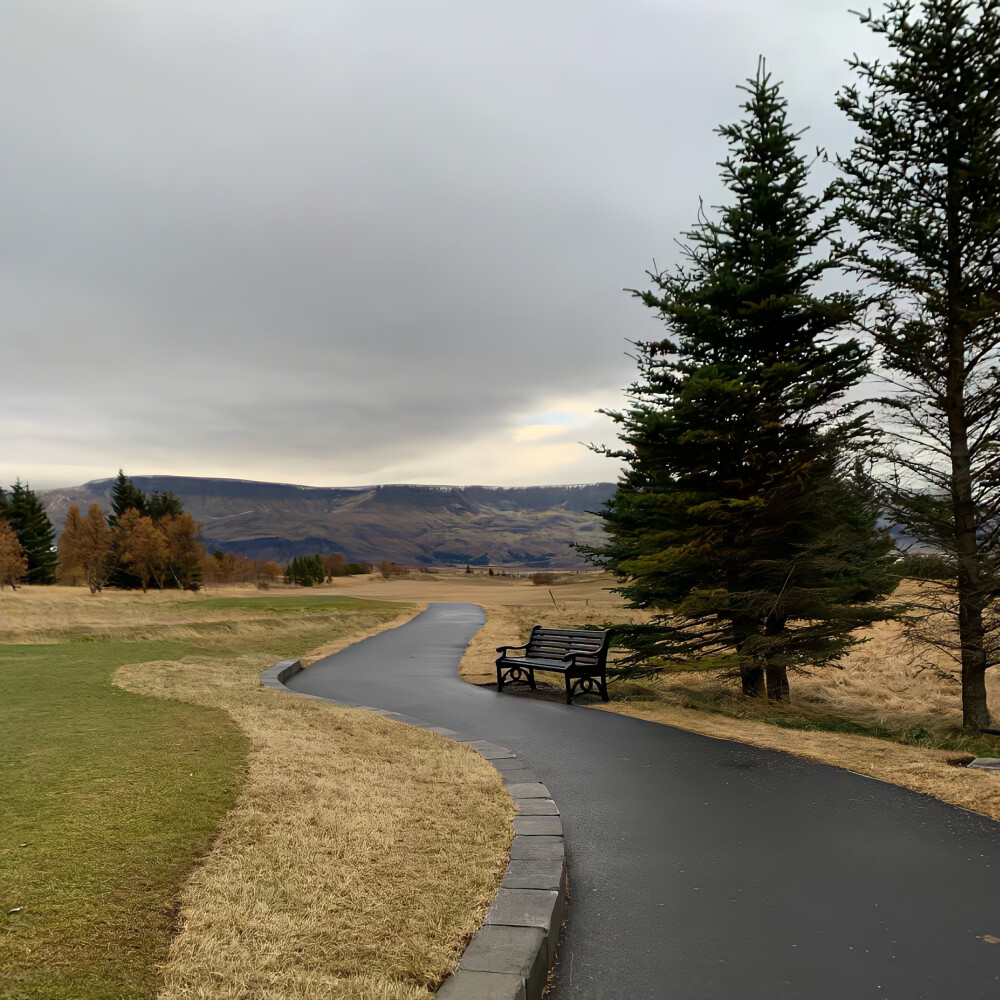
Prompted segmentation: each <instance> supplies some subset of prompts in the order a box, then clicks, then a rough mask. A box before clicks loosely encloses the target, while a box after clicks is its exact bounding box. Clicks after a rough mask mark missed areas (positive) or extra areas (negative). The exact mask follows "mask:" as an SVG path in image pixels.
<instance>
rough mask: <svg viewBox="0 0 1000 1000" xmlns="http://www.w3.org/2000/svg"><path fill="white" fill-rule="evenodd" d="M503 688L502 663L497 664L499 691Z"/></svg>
mask: <svg viewBox="0 0 1000 1000" xmlns="http://www.w3.org/2000/svg"><path fill="white" fill-rule="evenodd" d="M502 690H503V670H502V669H501V668H500V664H499V663H498V664H497V691H498V692H500V691H502Z"/></svg>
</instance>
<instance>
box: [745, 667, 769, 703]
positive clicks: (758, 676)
mask: <svg viewBox="0 0 1000 1000" xmlns="http://www.w3.org/2000/svg"><path fill="white" fill-rule="evenodd" d="M740 680H741V681H742V682H743V696H744V697H745V698H763V697H764V668H763V667H762V666H761V665H760V664H759V663H741V664H740Z"/></svg>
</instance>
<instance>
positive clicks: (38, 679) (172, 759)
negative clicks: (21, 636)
mask: <svg viewBox="0 0 1000 1000" xmlns="http://www.w3.org/2000/svg"><path fill="white" fill-rule="evenodd" d="M191 651H192V650H191V647H190V646H184V645H180V644H177V643H165V642H164V643H134V642H121V643H102V644H101V645H100V646H99V647H94V646H88V645H79V644H64V645H48V646H42V647H35V646H0V731H2V732H3V741H2V744H0V997H3V998H4V1000H7V998H10V1000H13V998H15V997H16V998H18V1000H29V998H42V997H44V998H46V1000H49V998H51V1000H55V998H64V997H65V998H67V1000H69V998H72V1000H79V998H84V997H86V998H88V1000H90V998H93V1000H98V998H100V1000H103V998H107V1000H112V998H113V1000H124V998H132V997H148V996H150V995H151V994H152V993H153V992H155V988H156V973H155V969H154V965H155V963H156V962H157V961H158V960H160V959H161V958H162V957H163V956H164V955H165V953H166V945H167V943H168V940H169V934H170V932H171V930H172V924H173V907H174V903H175V899H176V895H177V891H178V888H179V886H180V884H181V882H182V881H183V880H184V878H185V876H186V874H187V873H188V871H189V870H190V868H191V865H192V863H193V862H194V860H195V859H196V858H198V857H199V856H201V855H203V854H204V853H205V851H206V849H207V847H208V844H209V842H210V839H211V837H212V834H213V832H214V831H215V830H216V829H217V827H218V824H219V821H220V820H221V819H222V817H223V816H224V815H225V812H226V810H227V809H228V808H229V807H230V806H231V805H232V803H233V801H234V800H235V797H236V794H237V792H238V790H239V787H240V784H241V780H242V773H243V768H244V762H245V757H246V752H247V741H246V740H245V738H244V737H243V736H242V735H241V734H240V732H239V731H238V730H237V728H236V727H235V725H234V724H233V723H232V722H231V721H230V720H229V717H228V716H226V715H225V714H224V713H222V712H218V711H213V710H210V709H203V708H197V707H195V706H192V705H185V704H181V703H179V702H164V701H159V700H154V699H151V698H142V697H139V696H138V695H133V694H129V693H128V692H125V691H121V690H119V689H118V688H115V687H113V686H112V685H111V683H110V675H111V673H112V672H113V671H114V670H115V668H117V667H118V666H119V665H120V664H122V663H126V662H137V661H140V660H150V659H173V658H176V657H179V656H184V655H187V654H188V653H190V652H191ZM12 910H16V911H17V912H13V913H11V912H9V911H12Z"/></svg>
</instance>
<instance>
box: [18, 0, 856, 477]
mask: <svg viewBox="0 0 1000 1000" xmlns="http://www.w3.org/2000/svg"><path fill="white" fill-rule="evenodd" d="M0 38H2V39H3V41H2V42H0V46H2V48H0V128H2V129H3V133H4V135H5V136H6V138H7V143H6V147H7V148H6V152H5V157H4V161H3V163H2V164H0V171H2V175H0V213H2V217H3V218H4V220H5V222H4V227H3V231H2V232H0V260H2V262H3V277H2V278H0V295H2V297H3V301H4V302H5V314H6V318H5V326H6V332H5V334H4V341H5V343H4V355H5V357H6V362H7V363H5V364H4V366H3V370H2V373H0V390H2V396H0V421H2V422H3V423H4V424H5V425H7V426H8V427H11V428H13V427H14V426H15V420H16V421H17V422H16V427H17V435H18V438H19V440H20V441H21V442H22V444H23V447H20V448H19V447H13V448H12V449H9V450H8V451H9V454H8V458H7V459H6V461H8V462H15V461H16V462H19V463H21V464H22V465H23V464H25V463H26V462H28V463H34V465H33V468H34V469H35V471H33V472H32V473H31V476H32V478H33V479H34V480H35V481H36V482H39V475H41V476H42V477H43V478H44V476H45V475H47V474H48V473H45V472H44V471H43V470H44V469H45V468H47V467H48V466H51V467H52V468H53V469H58V468H60V467H63V466H65V465H66V463H67V455H66V454H64V453H67V452H71V453H72V456H73V457H72V459H71V460H70V461H71V464H73V465H74V466H81V467H83V466H88V467H90V466H92V467H93V469H94V475H103V474H107V470H108V467H109V466H110V467H111V471H114V469H115V468H117V466H118V465H119V464H121V463H122V462H125V461H126V458H125V456H126V455H128V456H139V457H140V461H142V460H143V459H142V458H141V456H148V458H146V459H145V461H148V462H150V463H156V467H155V468H153V467H152V466H151V465H150V466H145V467H138V466H136V467H134V468H133V469H132V470H131V471H133V472H135V473H136V474H139V473H142V472H154V471H171V472H180V473H183V472H184V471H186V470H187V469H188V468H190V467H191V466H193V465H194V464H197V465H198V466H199V469H200V470H204V469H205V468H211V467H213V463H214V464H215V465H216V466H217V467H218V468H219V469H220V470H224V472H223V471H220V474H238V469H239V468H240V467H241V462H243V463H244V464H247V465H248V466H249V464H250V463H252V464H253V466H254V468H260V467H261V466H262V465H266V458H267V456H268V455H271V456H273V459H274V463H275V467H276V468H278V467H284V466H283V465H282V463H285V462H286V461H287V460H288V459H289V456H297V457H298V458H299V459H301V463H302V466H303V467H308V462H309V459H310V456H314V457H315V461H316V468H317V470H319V469H322V470H324V471H323V475H324V476H326V477H327V481H333V482H336V481H338V480H337V476H338V475H340V474H347V473H346V471H345V472H343V473H340V472H338V468H340V469H343V470H348V469H350V470H352V471H354V472H355V473H356V474H357V475H358V476H360V479H361V480H362V481H365V478H366V477H365V473H364V470H365V469H368V470H371V473H372V475H375V473H376V470H377V469H379V468H384V467H387V466H392V465H395V464H398V462H399V461H400V460H401V456H408V459H409V460H410V466H411V467H413V468H415V469H417V471H418V472H419V469H420V467H421V465H420V460H419V458H417V459H416V460H414V457H415V456H417V457H419V456H420V455H421V454H423V455H425V456H426V461H425V463H424V464H425V466H426V468H428V469H431V468H437V467H439V466H440V455H441V453H442V452H443V451H447V450H448V449H450V448H459V447H461V446H463V445H466V444H468V442H469V441H470V440H475V439H476V437H477V436H478V435H489V434H490V433H491V432H493V431H495V429H496V428H498V427H501V428H502V427H507V426H513V422H514V421H515V419H516V416H517V414H519V413H523V412H526V411H531V410H533V409H540V408H544V407H545V406H547V405H548V403H549V401H551V400H552V399H556V398H563V397H570V396H589V394H596V395H597V396H600V395H601V394H602V393H604V394H606V396H607V405H610V406H615V405H617V404H618V402H619V400H620V394H619V393H620V389H621V387H623V386H624V385H626V384H627V383H628V382H629V380H630V379H631V377H632V374H633V373H632V367H631V362H630V361H629V360H628V358H627V357H626V351H627V349H628V345H627V340H628V339H635V338H639V337H649V336H650V335H652V334H653V332H654V331H655V329H656V327H655V326H653V325H651V319H650V317H649V315H648V314H647V312H646V310H644V309H643V308H642V307H641V306H639V305H638V304H636V303H633V302H631V301H630V300H629V298H628V296H627V295H626V294H624V293H623V292H622V291H621V289H622V287H623V286H634V285H639V286H643V285H644V280H645V279H644V275H643V272H644V270H645V269H646V268H647V267H648V266H649V265H650V263H651V260H652V258H653V257H654V256H655V257H656V259H657V262H658V263H659V264H660V265H661V266H662V265H664V264H667V263H669V262H670V259H671V257H672V256H675V255H676V248H675V246H674V242H673V241H674V238H675V236H676V235H677V234H678V233H679V232H680V231H682V230H684V229H686V228H689V227H690V225H691V223H692V222H693V221H694V217H695V211H696V208H697V201H698V196H699V195H704V196H705V198H706V202H708V203H712V202H713V200H716V198H715V196H716V195H717V193H718V182H717V180H716V176H715V174H716V170H715V167H714V164H715V161H716V160H718V159H720V158H721V156H722V155H723V149H722V146H721V144H720V142H719V140H718V139H717V138H716V137H715V136H713V135H712V128H713V127H714V126H715V125H716V124H717V123H718V122H720V121H728V120H731V119H732V118H733V117H734V116H735V115H736V113H737V106H738V101H739V95H738V93H737V92H736V91H735V89H734V87H735V85H736V84H738V83H739V82H740V81H741V80H742V79H743V78H744V77H746V76H747V75H749V74H750V73H752V72H753V69H754V66H755V64H756V59H757V54H758V52H759V51H764V52H766V53H767V54H768V56H769V60H770V63H771V65H772V66H773V68H774V71H775V73H776V75H777V76H779V77H781V78H783V79H785V80H786V81H787V86H786V93H787V95H788V96H789V98H790V100H791V102H792V108H791V114H792V118H793V120H794V121H795V122H801V123H802V124H803V125H806V124H810V123H812V124H813V125H814V129H813V134H811V135H810V139H811V140H812V139H814V140H815V141H816V142H825V143H831V142H834V141H837V140H838V139H839V138H841V137H843V135H844V134H845V133H844V130H843V126H842V124H841V123H840V122H839V121H838V118H837V112H836V110H835V109H834V108H833V104H832V90H833V89H835V87H836V85H837V84H838V83H840V82H844V81H845V80H846V75H845V71H844V70H843V67H842V60H843V58H844V56H845V55H847V54H848V53H849V52H850V51H851V49H853V48H856V47H859V45H861V44H862V43H863V42H864V41H865V39H864V35H863V33H862V31H861V29H860V28H858V27H857V26H856V24H855V22H854V19H853V18H852V17H851V16H850V15H848V14H845V13H844V12H843V10H842V6H841V4H840V3H833V2H826V0H823V2H814V3H810V4H809V5H804V4H801V3H799V2H796V0H769V2H766V3H759V4H754V5H748V4H744V3H735V2H716V3H705V4H701V5H699V6H697V7H695V6H693V5H689V4H681V3H679V2H666V0H664V2H660V3H654V2H648V0H647V2H631V3H622V4H608V3H598V2H582V0H558V2H557V0H553V2H547V3H537V2H527V0H516V2H514V0H506V2H504V3H500V2H496V3H484V4H480V3H476V4H469V3H467V2H462V0H437V2H426V3H421V4H414V3H410V2H404V0H391V2H390V0H382V2H377V0H364V2H362V0H356V2H338V3H336V4H330V3H322V2H319V0H294V2H287V3H281V4H279V3H271V2H262V0H230V2H221V0H216V2H210V3H205V2H197V3H196V2H194V0H187V2H183V0H181V2H170V3H168V2H166V0H156V2H151V3H146V4H134V3H130V2H125V0H85V2H83V3H80V4H74V5H66V4H63V3H56V2H48V0H20V2H16V0H15V2H8V3H7V4H5V6H4V9H3V12H2V13H0ZM88 441H89V442H90V444H89V445H88V444H87V442H88ZM60 442H61V443H60ZM116 456H120V457H116ZM338 463H340V465H339V466H338ZM19 467H20V466H18V468H19ZM590 467H591V466H588V468H590ZM357 470H361V471H357ZM16 472H17V469H16V468H14V466H10V471H9V472H8V467H7V465H4V466H0V481H2V478H3V476H5V475H6V476H12V475H14V474H16ZM57 474H58V473H57V472H56V471H53V472H51V476H56V475H57ZM610 475H611V473H609V476H610ZM469 479H477V480H479V481H483V479H484V475H483V473H482V471H481V470H470V473H469ZM39 485H60V483H58V482H51V481H50V482H49V483H44V482H39Z"/></svg>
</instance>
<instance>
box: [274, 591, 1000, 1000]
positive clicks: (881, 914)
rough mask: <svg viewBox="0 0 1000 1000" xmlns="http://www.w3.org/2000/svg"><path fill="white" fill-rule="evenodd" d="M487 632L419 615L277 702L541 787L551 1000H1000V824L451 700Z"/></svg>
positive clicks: (570, 710) (463, 693)
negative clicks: (507, 771) (436, 733)
mask: <svg viewBox="0 0 1000 1000" xmlns="http://www.w3.org/2000/svg"><path fill="white" fill-rule="evenodd" d="M483 621H484V616H483V612H482V610H481V609H480V608H478V607H476V606H475V605H472V604H434V605H431V607H430V608H428V610H427V611H425V612H424V613H423V614H422V615H420V616H419V617H417V618H416V619H414V620H413V621H412V622H410V623H409V624H407V625H404V626H403V627H402V628H399V629H396V630H394V631H390V632H383V633H381V634H379V635H376V636H373V637H372V638H370V639H366V640H365V641H364V642H361V643H359V644H358V645H356V646H352V647H350V648H349V649H346V650H344V651H343V652H341V653H338V654H337V655H335V656H332V657H328V658H327V659H325V660H322V661H320V662H319V663H317V664H315V665H314V666H313V667H311V668H310V669H309V670H307V671H304V672H303V673H300V674H298V675H296V676H295V677H294V678H292V679H291V680H290V682H289V687H291V688H292V689H293V690H296V691H300V692H303V693H310V694H318V695H322V696H323V697H327V698H331V699H334V700H336V701H339V702H342V703H345V704H353V705H368V706H372V707H376V708H383V709H388V710H391V711H395V712H400V713H403V714H405V715H407V716H412V717H414V718H415V719H418V720H420V722H421V723H422V724H424V725H426V726H443V727H446V728H449V729H453V730H457V731H459V732H461V733H463V734H466V735H468V736H470V737H475V738H480V739H485V740H491V741H493V742H496V743H499V744H501V745H502V746H506V747H508V748H510V749H511V750H514V751H516V752H517V753H518V755H519V756H520V757H522V758H524V760H525V761H526V762H527V764H528V766H529V767H531V768H532V769H533V770H534V771H535V772H536V773H537V774H538V776H539V777H540V778H541V780H542V781H544V782H545V783H546V784H547V785H548V787H549V789H550V791H551V793H552V796H553V798H554V799H555V801H556V802H557V804H558V806H559V809H560V811H561V812H562V815H563V824H564V828H565V832H566V846H567V857H568V862H569V879H570V882H569V893H570V909H569V920H568V924H567V930H566V934H565V936H564V939H563V941H562V943H561V946H560V952H559V959H558V962H557V965H556V977H555V987H554V989H553V991H552V993H551V998H552V1000H570V998H573V1000H577V998H594V1000H617V998H621V1000H626V998H628V1000H632V998H650V1000H653V998H655V1000H687V998H692V1000H693V998H698V1000H708V998H727V1000H757V998H760V1000H784V998H789V1000H790V998H802V1000H806V998H808V1000H827V998H830V1000H834V998H836V1000H853V998H891V1000H917V998H936V1000H966V998H975V997H989V998H991V1000H1000V941H997V942H991V940H990V939H991V938H996V939H1000V824H998V823H995V822H993V821H992V820H989V819H986V818H984V817H981V816H978V815H975V814H973V813H968V812H965V811H963V810H960V809H955V808H953V807H951V806H947V805H945V804H943V803H941V802H939V801H937V800H935V799H932V798H929V797H927V796H923V795H917V794H915V793H912V792H908V791H906V790H904V789H900V788H896V787H894V786H892V785H886V784H882V783H880V782H876V781H873V780H870V779H868V778H863V777H860V776H858V775H855V774H851V773H849V772H846V771H841V770H838V769H836V768H832V767H825V766H823V765H820V764H813V763H811V762H809V761H805V760H801V759H798V758H796V757H792V756H789V755H786V754H781V753H778V752H775V751H769V750H762V749H759V748H756V747H750V746H743V745H741V744H738V743H730V742H727V741H724V740H714V739H711V738H708V737H704V736H699V735H696V734H693V733H688V732H684V731H682V730H678V729H671V728H669V727H667V726H660V725H656V724H654V723H648V722H643V721H640V720H637V719H630V718H627V717H624V716H620V715H614V714H611V713H608V712H596V711H590V710H588V709H586V708H584V707H582V706H579V705H565V704H562V703H559V702H556V701H549V700H544V699H541V698H538V697H531V696H527V697H523V696H519V695H512V694H508V693H507V691H505V692H504V693H503V694H498V693H497V692H496V690H495V689H492V690H491V689H489V688H478V687H474V686H472V685H469V684H466V683H465V682H463V681H461V680H459V679H458V677H457V676H456V666H457V664H458V661H459V659H460V658H461V655H462V652H463V651H464V649H465V647H466V645H467V643H468V641H469V639H470V638H471V637H472V636H473V635H474V634H475V633H476V632H477V631H478V629H479V628H480V627H481V625H482V623H483ZM511 641H515V637H514V636H511ZM552 677H553V679H554V681H555V682H557V683H561V678H559V677H557V676H555V675H552ZM996 778H997V780H998V781H1000V775H997V776H996Z"/></svg>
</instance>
